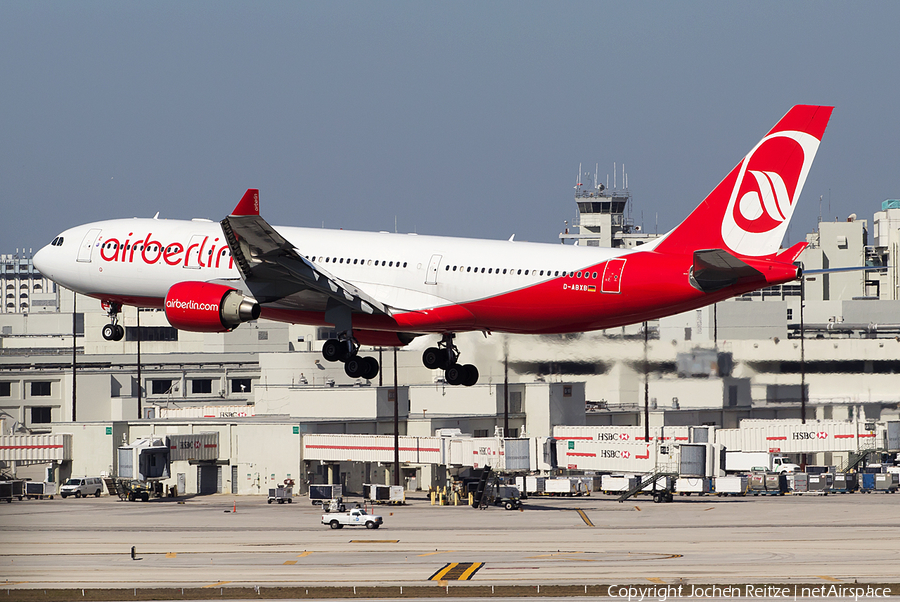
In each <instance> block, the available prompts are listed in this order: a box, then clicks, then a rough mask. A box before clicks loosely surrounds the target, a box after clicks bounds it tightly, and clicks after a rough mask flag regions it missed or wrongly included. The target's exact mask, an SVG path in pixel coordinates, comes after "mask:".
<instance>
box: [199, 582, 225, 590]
mask: <svg viewBox="0 0 900 602" xmlns="http://www.w3.org/2000/svg"><path fill="white" fill-rule="evenodd" d="M226 583H231V581H219V582H218V583H210V584H209V585H202V586H200V588H201V589H205V588H207V587H219V586H220V585H225V584H226Z"/></svg>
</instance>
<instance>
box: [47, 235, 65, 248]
mask: <svg viewBox="0 0 900 602" xmlns="http://www.w3.org/2000/svg"><path fill="white" fill-rule="evenodd" d="M62 244H63V237H62V236H57V237H56V238H54V239H53V242H51V243H50V246H51V247H61V246H62Z"/></svg>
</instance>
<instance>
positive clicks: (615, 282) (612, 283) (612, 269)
mask: <svg viewBox="0 0 900 602" xmlns="http://www.w3.org/2000/svg"><path fill="white" fill-rule="evenodd" d="M624 267H625V260H624V259H610V260H609V261H607V262H606V269H604V270H603V283H602V284H601V285H600V292H602V293H621V292H622V268H624Z"/></svg>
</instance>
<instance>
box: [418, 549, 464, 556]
mask: <svg viewBox="0 0 900 602" xmlns="http://www.w3.org/2000/svg"><path fill="white" fill-rule="evenodd" d="M455 551H456V550H443V551H441V552H428V553H427V554H416V556H418V557H420V558H421V557H422V556H434V555H435V554H450V553H452V552H455Z"/></svg>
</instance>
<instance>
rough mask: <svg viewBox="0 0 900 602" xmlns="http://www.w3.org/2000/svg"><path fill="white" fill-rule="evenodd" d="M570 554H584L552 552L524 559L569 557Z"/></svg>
mask: <svg viewBox="0 0 900 602" xmlns="http://www.w3.org/2000/svg"><path fill="white" fill-rule="evenodd" d="M572 554H584V552H552V553H550V554H540V555H538V556H526V557H525V558H529V559H530V558H550V557H551V556H571V555H572Z"/></svg>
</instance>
